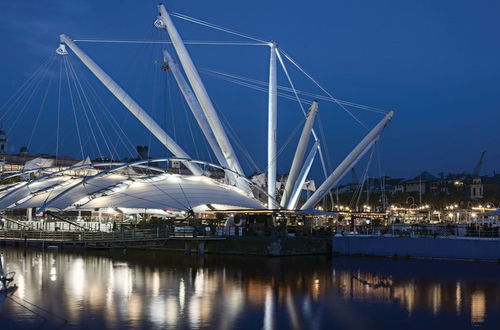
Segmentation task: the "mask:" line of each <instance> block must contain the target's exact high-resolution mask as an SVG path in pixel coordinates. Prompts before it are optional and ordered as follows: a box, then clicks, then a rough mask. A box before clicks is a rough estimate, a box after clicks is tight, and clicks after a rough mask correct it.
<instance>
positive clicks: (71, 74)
mask: <svg viewBox="0 0 500 330" xmlns="http://www.w3.org/2000/svg"><path fill="white" fill-rule="evenodd" d="M71 66H72V63H71V60H70V59H68V67H69V73H70V76H71V78H72V82H73V86H74V87H75V91H76V95H77V96H78V99H79V100H80V105H81V107H82V112H83V115H84V116H85V119H86V120H87V124H88V125H89V129H90V134H91V136H92V139H93V140H94V143H95V145H96V147H97V152H98V153H99V156H100V157H101V158H102V157H103V154H102V152H101V148H100V147H99V143H98V142H97V138H96V136H95V133H94V128H93V127H92V125H91V123H90V119H89V116H88V114H87V111H86V109H85V104H84V103H83V98H82V95H81V93H80V90H79V88H78V84H77V83H76V80H77V78H76V74H75V72H74V71H73V70H72V67H71ZM82 159H83V158H82Z"/></svg>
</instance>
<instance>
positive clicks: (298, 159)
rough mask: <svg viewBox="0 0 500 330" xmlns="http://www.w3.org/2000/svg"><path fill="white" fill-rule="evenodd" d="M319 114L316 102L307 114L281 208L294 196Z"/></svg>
mask: <svg viewBox="0 0 500 330" xmlns="http://www.w3.org/2000/svg"><path fill="white" fill-rule="evenodd" d="M317 113H318V102H316V101H314V102H313V103H312V104H311V107H310V108H309V112H308V113H307V117H306V123H305V125H304V128H303V129H302V134H301V135H300V140H299V144H298V145H297V149H296V150H295V156H294V157H293V162H292V166H291V167H290V173H289V174H288V178H287V180H286V185H285V190H284V191H283V196H282V197H281V207H285V206H286V205H287V204H288V201H289V199H290V196H291V194H292V190H293V187H294V186H295V182H296V181H297V176H298V175H299V171H300V167H301V166H302V161H303V160H304V154H305V152H306V149H307V144H308V143H309V137H310V136H311V130H312V127H313V124H314V118H315V117H316V114H317Z"/></svg>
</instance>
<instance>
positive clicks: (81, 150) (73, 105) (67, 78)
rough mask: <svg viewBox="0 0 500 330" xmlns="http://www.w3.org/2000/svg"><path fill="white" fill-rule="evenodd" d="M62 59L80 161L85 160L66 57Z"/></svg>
mask: <svg viewBox="0 0 500 330" xmlns="http://www.w3.org/2000/svg"><path fill="white" fill-rule="evenodd" d="M63 59H64V68H65V73H66V81H67V83H68V90H69V96H70V100H71V106H72V107H73V117H74V119H75V127H76V134H77V136H78V143H79V144H80V152H81V153H82V159H84V158H85V154H84V153H83V146H82V138H81V136H80V128H79V127H78V126H79V125H78V119H77V118H76V109H75V101H74V99H73V92H72V89H71V84H70V82H69V75H68V63H67V62H68V60H67V59H66V57H63Z"/></svg>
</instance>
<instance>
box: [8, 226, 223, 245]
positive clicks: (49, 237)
mask: <svg viewBox="0 0 500 330" xmlns="http://www.w3.org/2000/svg"><path fill="white" fill-rule="evenodd" d="M191 228H192V227H191ZM207 237H220V235H211V234H210V233H209V232H202V233H200V232H198V231H196V230H194V228H193V229H191V230H182V228H181V229H179V228H174V227H173V226H166V227H156V228H151V229H124V230H115V231H111V232H103V231H83V230H77V231H43V230H0V240H4V241H7V240H8V241H46V242H70V243H71V242H76V243H78V242H116V241H148V240H149V241H151V240H162V239H167V238H207Z"/></svg>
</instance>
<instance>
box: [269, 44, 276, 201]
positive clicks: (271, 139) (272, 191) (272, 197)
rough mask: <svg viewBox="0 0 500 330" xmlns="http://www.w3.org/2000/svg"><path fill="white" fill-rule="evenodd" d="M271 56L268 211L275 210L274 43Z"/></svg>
mask: <svg viewBox="0 0 500 330" xmlns="http://www.w3.org/2000/svg"><path fill="white" fill-rule="evenodd" d="M270 47H271V56H270V59H269V102H268V121H267V122H268V124H267V194H268V195H269V196H268V199H267V200H268V202H267V208H268V209H275V208H277V206H278V205H276V202H275V198H276V146H277V143H278V130H277V126H278V83H277V81H278V78H277V66H276V43H275V42H271V45H270Z"/></svg>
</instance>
